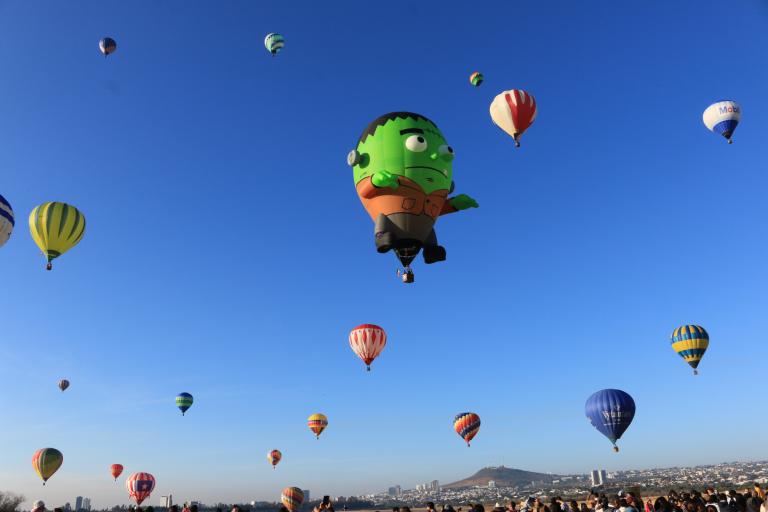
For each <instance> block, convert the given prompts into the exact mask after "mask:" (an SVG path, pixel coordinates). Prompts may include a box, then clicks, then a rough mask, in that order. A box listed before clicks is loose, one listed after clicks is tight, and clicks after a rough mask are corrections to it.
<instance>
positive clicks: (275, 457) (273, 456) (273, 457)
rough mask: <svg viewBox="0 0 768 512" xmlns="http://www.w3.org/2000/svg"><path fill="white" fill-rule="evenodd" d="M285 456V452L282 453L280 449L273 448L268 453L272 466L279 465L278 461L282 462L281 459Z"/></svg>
mask: <svg viewBox="0 0 768 512" xmlns="http://www.w3.org/2000/svg"><path fill="white" fill-rule="evenodd" d="M282 458H283V454H282V453H280V450H272V451H271V452H269V453H268V454H267V460H268V461H269V463H270V464H272V466H273V467H274V466H277V463H278V462H280V459H282Z"/></svg>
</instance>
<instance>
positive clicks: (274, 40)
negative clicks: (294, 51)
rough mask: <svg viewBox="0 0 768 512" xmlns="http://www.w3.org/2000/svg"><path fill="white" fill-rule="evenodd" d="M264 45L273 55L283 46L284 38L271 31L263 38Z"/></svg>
mask: <svg viewBox="0 0 768 512" xmlns="http://www.w3.org/2000/svg"><path fill="white" fill-rule="evenodd" d="M264 46H265V47H266V48H267V50H269V53H271V54H272V56H273V57H274V56H275V55H277V53H278V52H279V51H280V50H282V49H283V46H285V38H284V37H283V36H281V35H280V34H278V33H277V32H272V33H270V34H267V37H265V38H264Z"/></svg>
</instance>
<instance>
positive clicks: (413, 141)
mask: <svg viewBox="0 0 768 512" xmlns="http://www.w3.org/2000/svg"><path fill="white" fill-rule="evenodd" d="M405 147H406V148H408V150H409V151H413V152H414V153H421V152H422V151H426V150H427V139H425V138H424V136H422V135H411V136H410V137H408V138H407V139H405Z"/></svg>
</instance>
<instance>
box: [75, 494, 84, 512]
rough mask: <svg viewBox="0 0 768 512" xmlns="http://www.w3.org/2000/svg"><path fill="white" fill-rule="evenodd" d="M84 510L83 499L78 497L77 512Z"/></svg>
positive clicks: (76, 501)
mask: <svg viewBox="0 0 768 512" xmlns="http://www.w3.org/2000/svg"><path fill="white" fill-rule="evenodd" d="M81 510H83V497H82V496H78V497H77V498H75V512H80V511H81Z"/></svg>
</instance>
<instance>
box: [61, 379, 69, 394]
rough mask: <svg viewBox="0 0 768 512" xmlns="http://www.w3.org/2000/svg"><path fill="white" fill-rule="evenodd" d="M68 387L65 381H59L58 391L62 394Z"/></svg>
mask: <svg viewBox="0 0 768 512" xmlns="http://www.w3.org/2000/svg"><path fill="white" fill-rule="evenodd" d="M68 387H69V381H68V380H67V379H61V380H60V381H59V389H60V390H61V391H62V393H63V392H64V390H65V389H67V388H68Z"/></svg>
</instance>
